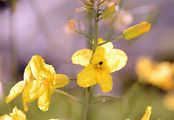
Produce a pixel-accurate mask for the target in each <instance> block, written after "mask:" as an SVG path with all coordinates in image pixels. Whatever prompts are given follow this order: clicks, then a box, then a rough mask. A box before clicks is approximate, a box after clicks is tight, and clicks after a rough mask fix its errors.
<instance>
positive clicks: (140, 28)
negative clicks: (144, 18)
mask: <svg viewBox="0 0 174 120" xmlns="http://www.w3.org/2000/svg"><path fill="white" fill-rule="evenodd" d="M150 29H151V24H150V23H148V22H141V23H140V24H137V25H134V26H132V27H130V28H127V29H126V30H124V31H123V35H124V39H126V40H131V39H134V38H136V37H139V36H141V35H143V34H144V33H146V32H149V31H150Z"/></svg>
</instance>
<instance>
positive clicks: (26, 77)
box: [24, 65, 34, 82]
mask: <svg viewBox="0 0 174 120" xmlns="http://www.w3.org/2000/svg"><path fill="white" fill-rule="evenodd" d="M24 80H26V81H28V82H29V81H32V80H34V76H33V74H32V72H31V68H30V65H27V67H26V68H25V71H24Z"/></svg>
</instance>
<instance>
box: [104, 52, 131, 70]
mask: <svg viewBox="0 0 174 120" xmlns="http://www.w3.org/2000/svg"><path fill="white" fill-rule="evenodd" d="M127 60H128V58H127V55H126V53H125V52H123V51H122V50H120V49H112V50H111V51H110V54H108V56H107V63H108V66H109V69H110V72H114V71H118V70H120V69H122V68H123V67H124V66H125V65H126V63H127Z"/></svg>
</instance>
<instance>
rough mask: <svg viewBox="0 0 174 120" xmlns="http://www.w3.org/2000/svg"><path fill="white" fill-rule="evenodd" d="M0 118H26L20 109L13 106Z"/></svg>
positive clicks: (8, 119)
mask: <svg viewBox="0 0 174 120" xmlns="http://www.w3.org/2000/svg"><path fill="white" fill-rule="evenodd" d="M0 120H26V116H25V114H24V113H23V112H22V111H21V110H19V109H17V107H15V108H13V112H12V113H10V114H9V115H7V114H5V115H3V116H1V117H0Z"/></svg>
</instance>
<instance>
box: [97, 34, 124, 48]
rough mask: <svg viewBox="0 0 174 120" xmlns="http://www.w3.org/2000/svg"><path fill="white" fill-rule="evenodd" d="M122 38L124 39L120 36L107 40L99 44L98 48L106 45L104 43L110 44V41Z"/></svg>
mask: <svg viewBox="0 0 174 120" xmlns="http://www.w3.org/2000/svg"><path fill="white" fill-rule="evenodd" d="M122 38H124V36H123V35H120V36H118V37H116V38H113V39H111V40H108V41H105V42H103V43H101V44H99V46H101V45H104V44H106V43H108V42H112V41H115V40H120V39H122Z"/></svg>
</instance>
